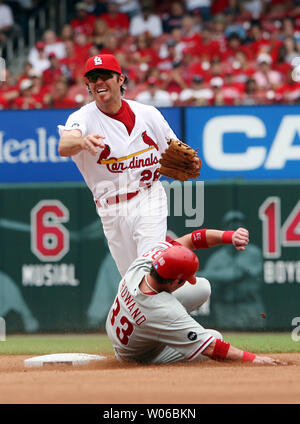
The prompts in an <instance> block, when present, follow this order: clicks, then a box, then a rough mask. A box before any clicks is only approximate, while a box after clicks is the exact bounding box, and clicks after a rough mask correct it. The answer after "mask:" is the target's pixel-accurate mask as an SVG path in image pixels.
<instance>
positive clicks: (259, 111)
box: [185, 105, 300, 180]
mask: <svg viewBox="0 0 300 424" xmlns="http://www.w3.org/2000/svg"><path fill="white" fill-rule="evenodd" d="M185 125H186V126H185V136H186V137H185V140H186V143H188V144H190V145H191V146H192V147H194V148H196V147H198V148H199V151H198V154H199V156H200V157H201V159H202V161H203V162H202V170H201V176H202V178H203V179H204V180H219V179H226V178H241V179H246V180H247V179H294V178H300V106H297V105H293V106H254V107H253V106H234V107H228V106H218V107H188V108H186V110H185Z"/></svg>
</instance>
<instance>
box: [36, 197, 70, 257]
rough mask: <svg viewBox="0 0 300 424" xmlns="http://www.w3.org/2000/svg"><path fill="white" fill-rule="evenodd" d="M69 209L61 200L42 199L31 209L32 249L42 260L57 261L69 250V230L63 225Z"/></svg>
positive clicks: (66, 219) (67, 218)
mask: <svg viewBox="0 0 300 424" xmlns="http://www.w3.org/2000/svg"><path fill="white" fill-rule="evenodd" d="M68 221H69V211H68V209H67V208H66V207H65V206H64V205H63V204H62V203H61V202H60V201H59V200H42V201H40V202H38V203H37V204H36V205H35V207H34V208H33V209H32V210H31V250H32V252H33V253H34V254H35V255H36V256H37V257H38V258H39V259H40V260H41V261H44V262H46V261H50V262H54V261H55V262H56V261H59V260H60V259H62V258H63V257H64V256H65V254H66V253H68V251H69V231H68V230H67V229H66V228H65V227H64V226H63V225H62V223H64V222H68Z"/></svg>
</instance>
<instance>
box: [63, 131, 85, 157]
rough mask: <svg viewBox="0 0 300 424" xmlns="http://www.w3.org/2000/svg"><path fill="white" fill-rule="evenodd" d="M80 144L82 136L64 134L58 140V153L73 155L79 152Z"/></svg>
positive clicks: (81, 143)
mask: <svg viewBox="0 0 300 424" xmlns="http://www.w3.org/2000/svg"><path fill="white" fill-rule="evenodd" d="M82 145H83V137H78V136H74V135H70V134H64V135H62V136H61V138H60V140H59V144H58V153H59V154H60V156H73V155H76V154H77V153H79V152H81V150H82Z"/></svg>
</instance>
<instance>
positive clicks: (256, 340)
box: [223, 332, 300, 353]
mask: <svg viewBox="0 0 300 424" xmlns="http://www.w3.org/2000/svg"><path fill="white" fill-rule="evenodd" d="M223 337H224V339H226V340H227V341H229V342H230V343H231V344H233V345H234V346H236V347H238V348H240V349H243V350H247V351H250V352H256V353H293V352H298V353H300V341H298V342H295V341H294V340H292V338H291V333H267V332H266V333H264V332H262V333H225V334H223Z"/></svg>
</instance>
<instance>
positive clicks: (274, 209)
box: [258, 196, 300, 258]
mask: <svg viewBox="0 0 300 424" xmlns="http://www.w3.org/2000/svg"><path fill="white" fill-rule="evenodd" d="M258 215H259V218H260V219H261V220H262V245H263V254H264V257H265V258H279V257H280V256H281V247H282V246H286V247H295V246H300V200H299V201H298V202H297V204H296V206H295V207H294V209H293V210H292V212H291V213H290V214H289V216H288V217H287V219H286V220H285V222H284V224H283V225H282V227H281V199H280V197H276V196H270V197H267V198H266V199H265V201H264V202H263V203H262V205H261V206H260V208H259V210H258Z"/></svg>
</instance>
